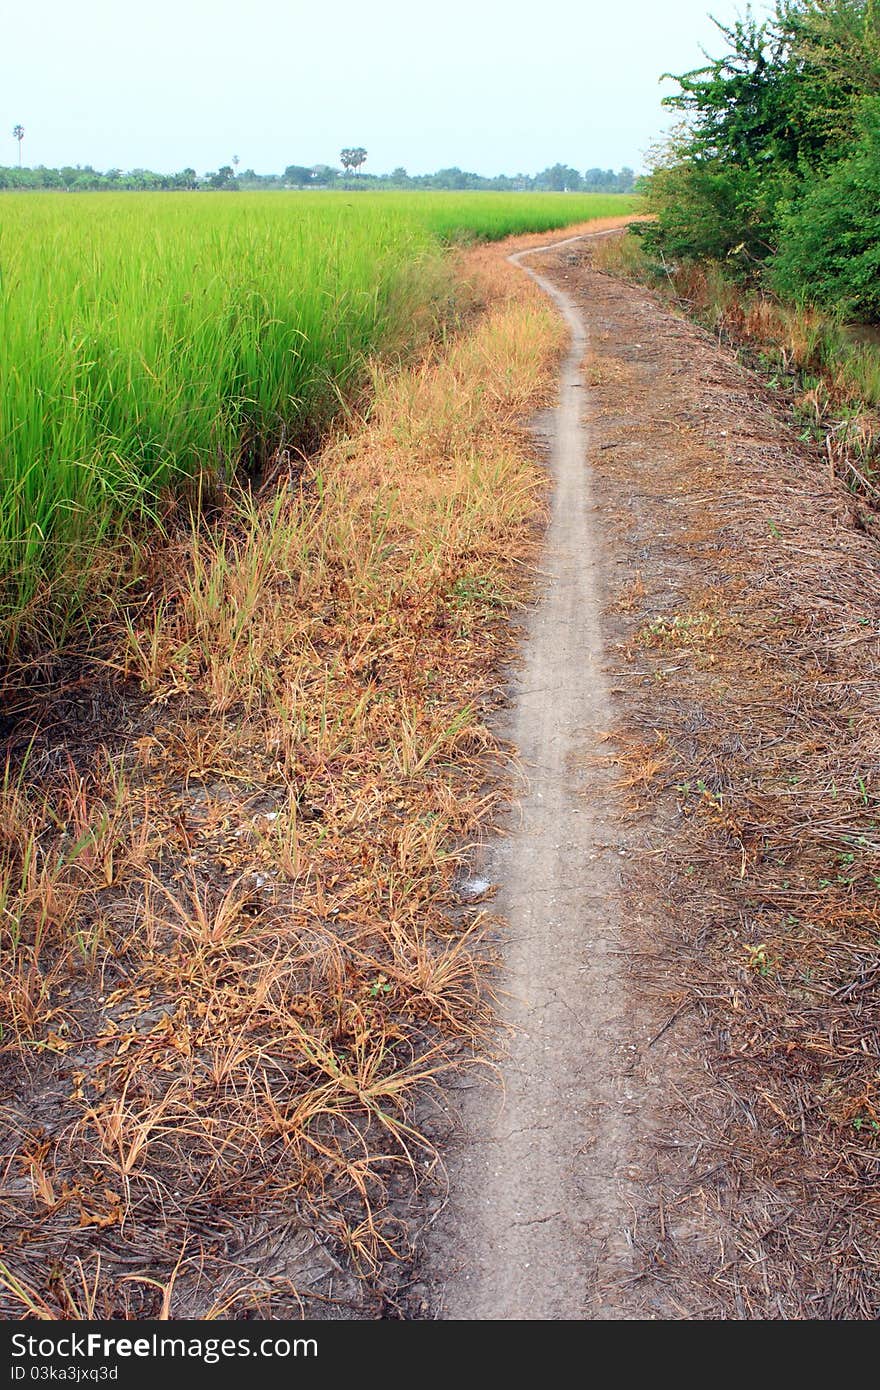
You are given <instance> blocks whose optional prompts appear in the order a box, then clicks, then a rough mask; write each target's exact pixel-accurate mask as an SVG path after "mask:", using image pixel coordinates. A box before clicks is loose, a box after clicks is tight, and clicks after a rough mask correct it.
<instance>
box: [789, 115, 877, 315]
mask: <svg viewBox="0 0 880 1390" xmlns="http://www.w3.org/2000/svg"><path fill="white" fill-rule="evenodd" d="M772 278H773V284H774V288H775V289H776V290H777V291H778V292H779V293H780V294H782V295H784V296H787V297H789V298H791V299H796V300H800V301H806V300H809V301H811V302H813V303H816V304H821V305H823V306H825V307H829V308H835V309H837V310H838V311H839V312H840V313H841V314H842V315H843V316H844V317H850V318H861V319H866V320H867V319H870V320H880V100H876V99H875V100H874V101H871V102H870V103H868V104H867V106H866V109H865V116H864V120H863V128H862V133H861V136H860V138H859V139H858V141H857V143H856V145H855V147H854V148H853V151H852V153H851V154H850V155H849V156H848V157H847V158H845V159H843V160H841V161H840V162H839V163H838V164H836V165H834V167H833V168H832V169H831V171H830V172H829V173H828V174H826V175H825V176H824V177H821V176H820V177H817V178H816V179H814V180H812V181H811V182H810V183H808V185H807V188H806V191H805V193H804V195H803V197H801V198H800V199H798V201H797V202H796V203H795V204H793V205H792V206H791V207H790V208H789V209H788V212H787V214H786V215H785V216H784V217H783V219H782V227H781V236H780V246H779V251H778V252H777V254H776V256H775V257H774V259H773V264H772Z"/></svg>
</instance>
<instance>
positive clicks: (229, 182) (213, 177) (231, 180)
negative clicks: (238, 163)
mask: <svg viewBox="0 0 880 1390" xmlns="http://www.w3.org/2000/svg"><path fill="white" fill-rule="evenodd" d="M205 182H206V183H207V185H208V187H209V188H217V189H223V188H237V187H238V184H237V183H236V181H235V173H234V171H233V169H232V166H231V165H229V164H224V165H223V166H222V168H220V169H218V170H217V172H216V174H206V175H205Z"/></svg>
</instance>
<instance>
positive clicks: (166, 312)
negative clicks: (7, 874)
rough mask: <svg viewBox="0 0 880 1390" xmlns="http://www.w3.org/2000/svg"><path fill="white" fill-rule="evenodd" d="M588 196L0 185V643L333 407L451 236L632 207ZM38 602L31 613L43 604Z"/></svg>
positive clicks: (414, 312) (446, 280) (436, 292)
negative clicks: (191, 494)
mask: <svg viewBox="0 0 880 1390" xmlns="http://www.w3.org/2000/svg"><path fill="white" fill-rule="evenodd" d="M637 206H638V199H636V198H633V197H627V196H619V195H617V196H615V195H611V196H609V195H601V194H599V195H597V194H593V195H590V194H583V195H577V194H518V195H508V194H494V193H485V194H481V193H466V194H460V193H450V194H447V193H415V194H413V193H400V194H394V193H356V194H345V193H338V192H334V193H328V194H320V193H313V192H310V193H305V194H298V193H254V194H242V193H233V194H205V193H196V194H187V193H182V194H166V193H162V194H149V193H147V194H118V195H114V194H102V195H94V194H92V195H89V194H81V195H63V194H4V195H2V197H0V401H2V405H0V409H2V415H0V498H2V510H0V652H2V651H3V650H5V651H6V652H7V653H8V652H9V651H10V650H11V649H12V648H13V647H14V646H15V644H16V642H17V641H18V640H19V638H20V637H21V634H22V633H23V632H27V633H30V634H31V638H33V632H34V631H41V630H42V631H43V632H45V633H46V634H49V633H50V632H57V630H58V627H59V624H60V625H61V627H63V626H64V623H65V621H66V620H67V619H66V617H65V615H69V614H72V613H73V612H74V611H75V610H76V607H77V604H78V602H81V599H82V597H83V594H84V592H85V590H86V589H87V588H88V583H89V576H90V575H93V573H94V563H95V559H96V557H97V556H98V555H99V554H101V553H102V552H104V553H106V552H107V550H108V549H110V548H111V547H112V543H115V542H116V541H118V539H119V537H120V536H121V535H123V534H130V535H142V534H143V532H144V530H145V528H150V527H153V528H155V527H156V526H158V525H160V524H161V518H162V515H163V508H164V507H165V505H166V502H167V499H168V497H169V496H171V495H173V494H174V492H175V491H178V492H179V491H180V490H181V488H182V487H183V486H184V485H185V484H187V483H188V482H189V480H192V479H205V478H207V479H210V480H215V479H216V478H217V477H218V476H229V474H230V473H231V472H233V471H234V470H235V469H236V468H238V467H239V466H240V464H241V463H242V462H243V461H245V462H247V461H248V460H250V461H254V462H257V463H259V462H260V461H261V460H263V459H265V458H266V457H267V456H268V455H269V454H271V452H272V450H273V449H275V448H277V447H278V445H279V444H280V443H283V442H284V441H285V440H288V441H292V442H294V443H302V442H303V441H304V440H307V439H309V438H313V437H314V435H315V433H316V431H317V430H318V429H320V428H321V427H322V426H323V425H325V424H326V423H327V421H328V420H329V418H330V417H331V415H332V413H333V411H334V409H336V408H337V407H338V405H339V403H340V401H341V400H342V399H345V397H346V396H347V395H349V394H350V393H351V391H352V390H353V389H354V388H355V387H356V385H357V384H358V382H359V381H360V380H361V379H362V377H363V374H364V365H365V362H366V360H367V358H368V357H369V356H371V355H375V354H383V355H388V354H393V353H397V352H402V351H405V350H407V349H408V348H411V347H412V346H413V345H414V343H416V342H417V341H418V340H419V339H423V338H424V335H425V333H426V332H427V331H429V330H430V326H431V324H432V323H436V322H437V320H438V319H439V317H440V316H441V315H442V313H443V311H444V306H448V305H449V303H450V299H451V296H452V294H453V285H452V277H451V270H450V264H449V258H448V256H447V255H446V254H445V252H444V247H445V245H447V244H448V243H454V242H460V241H462V240H468V239H474V238H500V237H504V236H507V235H509V234H511V233H515V232H523V231H543V230H548V229H550V228H556V227H561V226H565V225H566V224H570V223H572V222H576V221H582V220H585V219H587V218H590V217H603V216H610V215H621V214H626V213H628V212H630V211H634V210H635V209H636V208H637ZM37 615H39V616H37Z"/></svg>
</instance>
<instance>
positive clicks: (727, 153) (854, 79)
mask: <svg viewBox="0 0 880 1390" xmlns="http://www.w3.org/2000/svg"><path fill="white" fill-rule="evenodd" d="M719 28H720V32H721V37H722V39H723V40H724V43H725V44H726V48H727V51H726V52H725V53H724V54H723V56H721V57H720V58H717V59H710V60H709V61H708V62H707V65H706V66H705V67H704V68H702V69H699V70H698V71H695V72H690V73H685V74H683V75H681V76H679V77H677V78H676V79H675V81H676V82H677V84H678V88H679V90H678V91H677V92H676V93H675V94H674V95H672V96H669V97H667V98H666V99H665V100H666V104H667V105H668V106H670V107H672V108H673V109H674V110H677V111H679V112H680V113H681V116H682V123H681V125H680V126H679V127H678V128H677V129H676V130H675V131H674V133H673V134H672V136H671V138H670V139H669V140H668V142H667V143H666V144H665V145H664V146H662V147H661V148H659V149H658V150H657V151H656V152H655V157H654V169H653V172H652V175H651V177H650V179H649V187H648V196H647V207H648V209H649V211H650V212H651V213H653V215H654V220H653V222H650V223H648V222H646V223H643V224H642V225H640V226H639V227H638V228H637V229H636V231H637V233H638V238H639V239H638V241H637V240H636V238H635V236H631V237H629V238H627V239H626V241H625V242H623V243H622V244H616V245H613V246H603V247H601V248H598V249H597V254H596V264H600V263H601V264H604V265H605V267H606V268H607V269H614V270H618V271H623V272H624V273H630V274H636V275H638V276H640V277H642V278H646V279H648V280H649V281H651V282H652V283H654V284H655V285H656V286H657V287H658V288H659V289H660V290H661V291H663V292H666V293H669V294H671V295H672V296H673V297H674V298H675V299H676V300H677V301H678V302H680V303H681V304H682V305H683V306H684V307H685V308H687V309H688V310H690V311H691V312H694V313H695V314H696V315H697V316H698V317H699V318H700V320H701V321H702V322H703V323H704V324H706V325H707V326H708V327H710V328H711V329H712V330H713V331H714V332H716V333H717V334H718V335H719V336H720V337H721V338H722V339H723V340H725V341H728V342H730V343H732V344H733V345H734V346H736V347H737V348H740V349H742V350H743V351H744V354H745V356H746V358H747V360H748V361H749V362H750V364H751V365H753V366H754V367H756V368H757V369H758V370H760V371H761V372H762V374H763V375H764V377H765V379H766V380H767V381H768V383H769V384H771V385H772V386H773V387H774V388H776V389H779V390H781V391H782V392H783V393H784V394H785V395H787V396H788V398H789V401H790V405H791V409H792V414H793V418H794V420H795V422H796V424H797V426H798V429H799V432H800V433H801V434H802V435H803V437H804V438H805V439H816V440H817V441H819V442H820V443H821V444H822V446H823V449H824V450H825V452H826V454H827V457H828V459H829V460H830V463H831V465H832V467H833V468H834V469H835V471H836V472H837V474H838V475H839V476H840V477H841V479H842V480H843V481H844V482H845V484H846V486H847V487H848V488H849V490H850V491H851V492H852V493H854V494H855V495H856V496H857V498H858V499H860V504H861V502H864V503H867V504H870V505H872V506H873V505H874V504H876V503H878V502H880V476H878V468H880V330H878V329H877V324H878V322H880V10H878V7H877V5H876V3H875V0H797V2H796V3H789V0H782V3H780V4H779V5H778V6H777V8H776V10H775V12H774V14H773V16H772V17H771V18H770V19H768V20H766V21H764V22H759V21H758V20H756V19H755V18H754V17H753V16H751V15H748V16H747V17H746V18H745V19H743V20H741V21H739V22H737V23H736V24H734V25H732V26H730V27H724V26H719ZM860 515H861V513H860ZM866 524H867V525H869V526H870V525H872V524H873V523H872V521H871V520H869V521H868V522H867V523H866Z"/></svg>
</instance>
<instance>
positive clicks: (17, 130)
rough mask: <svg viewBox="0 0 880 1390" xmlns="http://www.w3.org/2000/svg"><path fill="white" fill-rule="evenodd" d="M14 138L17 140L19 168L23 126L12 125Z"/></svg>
mask: <svg viewBox="0 0 880 1390" xmlns="http://www.w3.org/2000/svg"><path fill="white" fill-rule="evenodd" d="M12 134H13V137H14V139H16V140H17V141H18V167H19V169H20V168H21V142H22V140H23V139H24V126H23V125H16V126H13V127H12Z"/></svg>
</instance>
